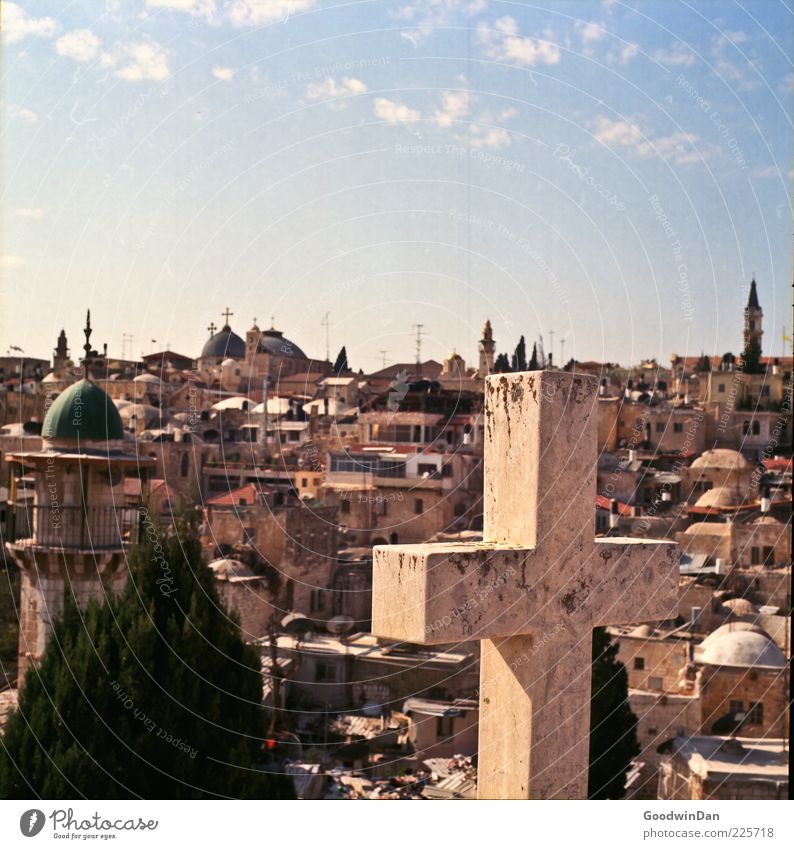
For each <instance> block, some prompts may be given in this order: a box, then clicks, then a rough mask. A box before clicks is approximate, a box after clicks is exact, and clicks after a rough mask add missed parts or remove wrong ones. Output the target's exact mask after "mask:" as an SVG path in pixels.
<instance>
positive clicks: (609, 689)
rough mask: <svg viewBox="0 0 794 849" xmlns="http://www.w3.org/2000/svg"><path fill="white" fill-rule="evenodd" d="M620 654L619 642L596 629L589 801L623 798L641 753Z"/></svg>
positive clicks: (594, 639)
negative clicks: (632, 768) (635, 762)
mask: <svg viewBox="0 0 794 849" xmlns="http://www.w3.org/2000/svg"><path fill="white" fill-rule="evenodd" d="M617 654H618V645H617V643H615V642H613V641H612V640H611V638H610V636H609V634H608V633H607V632H606V630H605V629H604V628H596V629H595V630H594V631H593V679H592V695H591V699H590V772H589V775H588V788H587V795H588V797H589V798H590V799H621V798H622V797H623V794H624V792H625V789H626V774H627V773H628V771H629V768H630V766H631V761H632V759H633V758H635V757H636V756H637V755H638V754H639V753H640V746H639V744H638V742H637V717H636V716H635V715H634V714H633V713H632V710H631V707H629V676H628V673H627V672H626V667H625V666H624V665H623V664H622V663H621V662H620V661H619V660H618V659H617Z"/></svg>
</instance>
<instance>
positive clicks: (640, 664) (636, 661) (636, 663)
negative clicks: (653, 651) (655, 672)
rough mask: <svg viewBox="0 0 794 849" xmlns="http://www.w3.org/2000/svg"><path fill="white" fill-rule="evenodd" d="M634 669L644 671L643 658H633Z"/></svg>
mask: <svg viewBox="0 0 794 849" xmlns="http://www.w3.org/2000/svg"><path fill="white" fill-rule="evenodd" d="M634 668H635V669H645V658H644V657H635V658H634Z"/></svg>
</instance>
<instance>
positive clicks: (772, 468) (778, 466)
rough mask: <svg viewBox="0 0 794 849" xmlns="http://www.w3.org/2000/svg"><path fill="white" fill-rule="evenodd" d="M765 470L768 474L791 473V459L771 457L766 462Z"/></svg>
mask: <svg viewBox="0 0 794 849" xmlns="http://www.w3.org/2000/svg"><path fill="white" fill-rule="evenodd" d="M763 462H764V468H765V469H766V470H767V471H768V472H790V471H791V457H789V458H788V459H787V458H786V457H770V458H769V459H767V460H764V461H763Z"/></svg>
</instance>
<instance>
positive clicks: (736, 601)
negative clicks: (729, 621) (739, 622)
mask: <svg viewBox="0 0 794 849" xmlns="http://www.w3.org/2000/svg"><path fill="white" fill-rule="evenodd" d="M722 606H723V607H725V608H727V609H728V610H730V611H731V612H732V613H735V614H736V615H737V616H752V615H753V614H755V613H757V612H758V609H757V608H756V606H755V605H754V604H753V603H752V602H751V601H748V600H747V599H746V598H729V599H727V600H726V601H723V602H722Z"/></svg>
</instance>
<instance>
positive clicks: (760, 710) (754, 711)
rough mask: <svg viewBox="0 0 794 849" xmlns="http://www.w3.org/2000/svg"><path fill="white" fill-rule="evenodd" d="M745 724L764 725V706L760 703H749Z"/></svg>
mask: <svg viewBox="0 0 794 849" xmlns="http://www.w3.org/2000/svg"><path fill="white" fill-rule="evenodd" d="M747 722H748V724H749V725H763V724H764V705H763V704H762V703H761V702H750V709H749V710H748V711H747Z"/></svg>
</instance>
